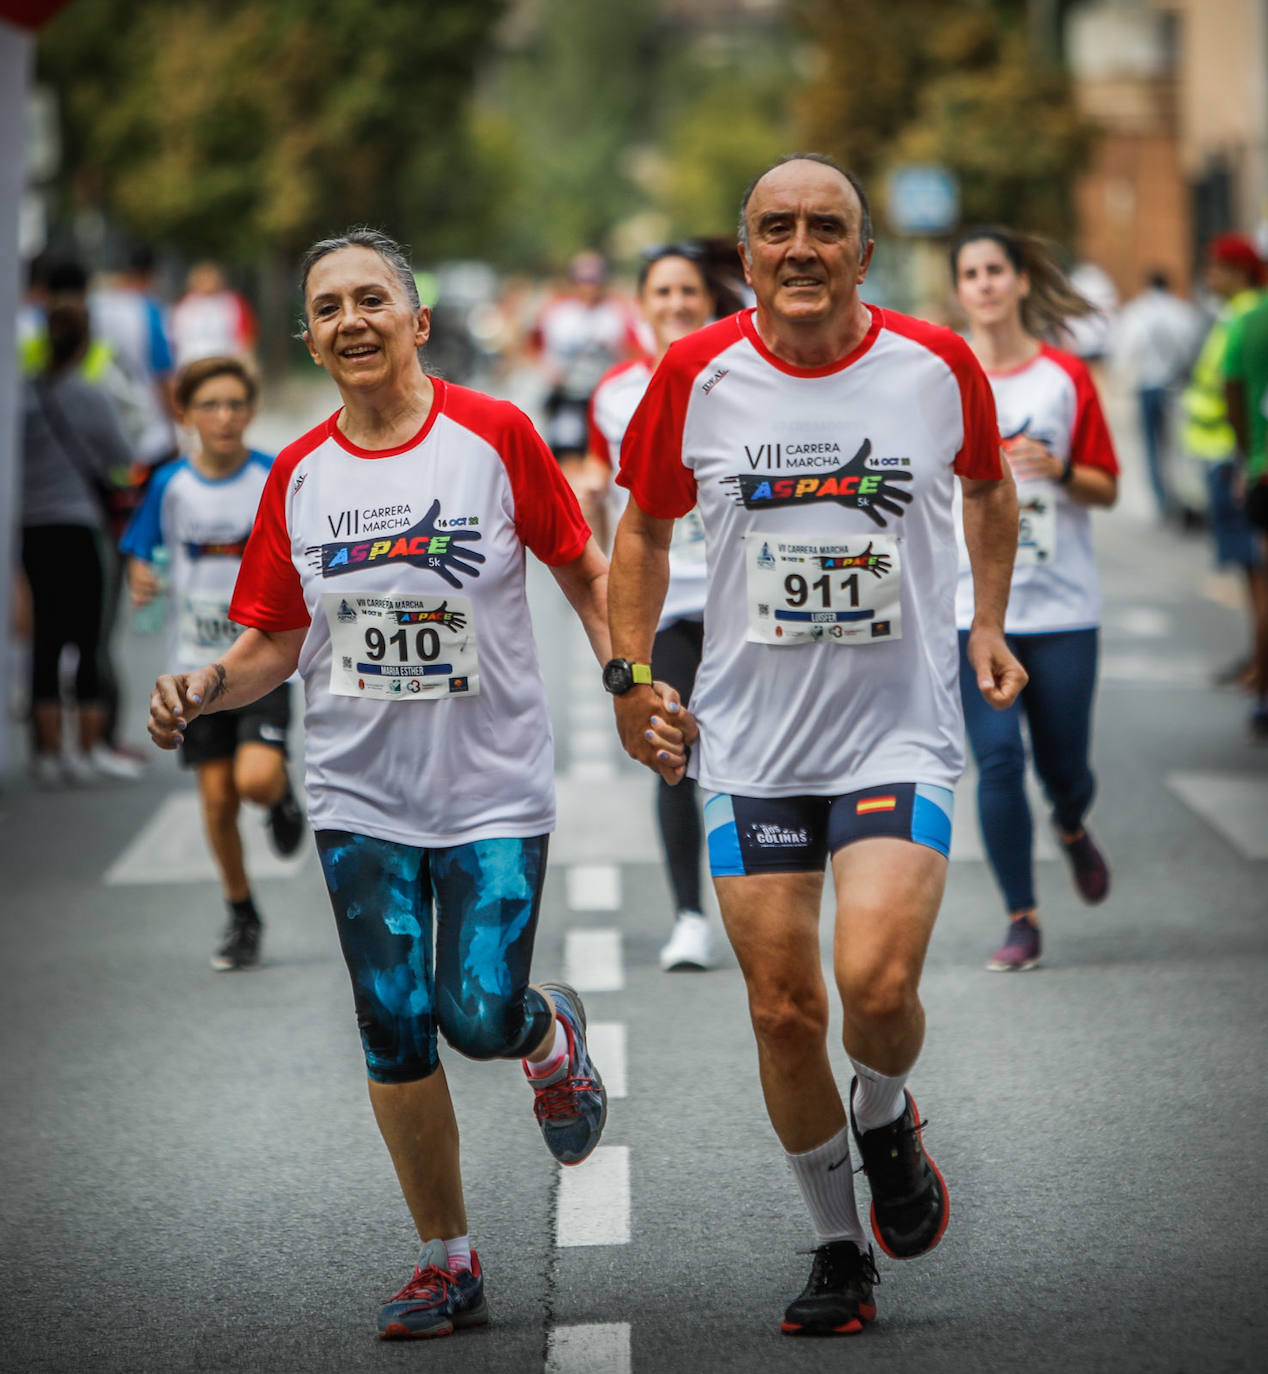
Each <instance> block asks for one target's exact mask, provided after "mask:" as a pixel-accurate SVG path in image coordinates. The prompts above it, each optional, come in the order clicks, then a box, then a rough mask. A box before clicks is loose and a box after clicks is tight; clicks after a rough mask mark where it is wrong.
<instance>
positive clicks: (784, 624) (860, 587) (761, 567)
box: [744, 533, 902, 645]
mask: <svg viewBox="0 0 1268 1374" xmlns="http://www.w3.org/2000/svg"><path fill="white" fill-rule="evenodd" d="M744 544H745V548H744V564H745V572H746V577H745V584H746V592H747V597H748V639H749V640H750V641H751V642H753V643H756V644H778V645H788V644H812V643H823V644H843V645H859V644H881V643H888V642H890V641H891V640H895V639H901V638H902V597H901V592H902V564H901V562H900V559H899V540H898V539H897V537H895V536H893V535H883V534H873V535H860V536H857V537H852V538H847V539H842V538H839V537H832V538H829V537H826V536H824V537H820V536H814V535H811V536H804V535H775V534H761V533H753V534H746V535H745V536H744Z"/></svg>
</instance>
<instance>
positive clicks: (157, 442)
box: [88, 247, 176, 467]
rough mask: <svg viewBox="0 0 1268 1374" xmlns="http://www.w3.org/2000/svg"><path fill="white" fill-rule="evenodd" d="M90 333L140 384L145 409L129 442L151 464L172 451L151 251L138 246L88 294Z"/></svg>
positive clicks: (165, 354)
mask: <svg viewBox="0 0 1268 1374" xmlns="http://www.w3.org/2000/svg"><path fill="white" fill-rule="evenodd" d="M88 313H89V318H90V319H91V321H92V331H93V336H94V338H97V339H100V340H102V341H103V342H104V343H106V344H107V345H108V346H109V347H110V348H111V349H112V350H113V352H114V357H115V360H116V361H117V362H118V364H119V366H120V367H122V368H123V370H124V371H125V372H127V373H128V374H129V376H131V377H132V378H133V379H134V380H135V381H136V382H137V383H138V392H139V395H140V397H141V399H142V405H143V409H144V412H145V417H144V424H143V425H142V426H141V429H140V432H139V433H138V435H137V436H136V438H135V440H134V443H133V447H134V448H135V450H136V454H137V458H138V459H139V460H140V461H141V462H142V463H144V464H145V465H146V466H147V467H155V466H157V465H158V464H159V463H163V462H166V461H167V460H168V459H169V458H172V457H174V456H175V454H176V430H175V427H174V426H173V424H172V413H171V391H170V380H171V375H172V348H171V344H170V343H169V342H168V337H167V326H166V323H165V322H164V319H163V307H162V306H161V305H160V304H159V301H158V299H157V297H156V296H155V294H154V253H153V251H152V250H151V249H149V248H144V247H142V248H136V249H134V250H133V251H132V252H131V253H130V254H129V256H128V263H127V266H126V268H125V269H124V270H123V271H122V272H121V273H120V274H119V275H118V277H117V278H116V279H115V280H114V281H113V282H111V283H110V284H108V285H104V286H100V287H98V288H97V289H96V290H95V291H93V292H92V293H91V294H90V295H89V297H88Z"/></svg>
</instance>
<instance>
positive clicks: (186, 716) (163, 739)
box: [146, 663, 224, 749]
mask: <svg viewBox="0 0 1268 1374" xmlns="http://www.w3.org/2000/svg"><path fill="white" fill-rule="evenodd" d="M223 690H224V669H223V668H222V667H221V666H220V665H219V664H218V663H212V664H208V666H207V667H205V668H196V669H195V670H194V671H193V672H192V673H177V674H175V675H174V676H173V675H171V674H164V676H162V677H161V678H159V679H158V681H157V682H156V683H155V684H154V690H153V692H151V693H150V719H149V723H148V725H147V727H146V728H147V729H148V730H149V732H150V738H151V739H152V740H153V741H154V743H155V744H157V745H158V747H159V748H160V749H175V748H177V746H178V745H179V744H180V743H181V741H182V740H183V739H184V737H185V727H186V726H187V725H188V724H189V722H190V721H191V720H193V719H194V717H195V716H199V715H201V714H202V713H203V711H204V710H205V709H206V707H208V706H209V705H210V704H211V703H212V701H214V700H215V698H216V697H217V696H219V694H220V693H221V692H222V691H223Z"/></svg>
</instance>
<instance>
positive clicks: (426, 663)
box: [322, 592, 480, 701]
mask: <svg viewBox="0 0 1268 1374" xmlns="http://www.w3.org/2000/svg"><path fill="white" fill-rule="evenodd" d="M322 608H323V610H324V611H325V613H326V623H327V625H328V626H329V627H330V690H331V692H332V693H333V694H334V695H335V696H343V697H369V698H371V699H372V700H375V701H435V700H437V698H446V699H447V698H449V697H456V696H466V697H472V696H477V695H478V694H479V691H480V673H479V659H478V656H477V653H476V629H475V623H474V620H473V618H472V610H471V601H470V599H469V598H468V597H465V596H397V595H390V594H389V595H380V596H369V595H367V596H354V595H351V594H346V593H341V592H325V593H323V594H322Z"/></svg>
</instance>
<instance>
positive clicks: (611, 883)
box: [564, 864, 621, 911]
mask: <svg viewBox="0 0 1268 1374" xmlns="http://www.w3.org/2000/svg"><path fill="white" fill-rule="evenodd" d="M564 881H565V883H566V885H567V890H568V905H569V906H570V907H571V908H572V910H573V911H619V910H620V909H621V870H620V869H619V868H617V866H616V865H615V864H574V865H573V866H571V867H570V868H568V870H567V876H566V877H565V880H564Z"/></svg>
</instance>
